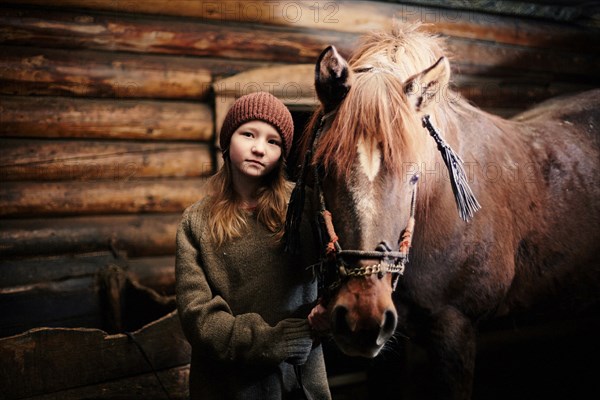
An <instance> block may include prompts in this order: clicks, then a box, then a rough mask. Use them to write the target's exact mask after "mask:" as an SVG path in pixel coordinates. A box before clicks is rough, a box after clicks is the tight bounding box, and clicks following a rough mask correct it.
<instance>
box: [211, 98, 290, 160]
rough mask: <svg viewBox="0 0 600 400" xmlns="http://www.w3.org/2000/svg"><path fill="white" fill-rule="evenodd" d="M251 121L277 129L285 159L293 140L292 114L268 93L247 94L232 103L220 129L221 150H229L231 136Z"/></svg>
mask: <svg viewBox="0 0 600 400" xmlns="http://www.w3.org/2000/svg"><path fill="white" fill-rule="evenodd" d="M253 120H259V121H263V122H267V123H269V124H271V125H273V127H274V128H275V129H277V132H279V135H281V139H282V141H283V149H282V150H283V151H282V153H283V154H284V155H285V157H286V158H287V156H288V155H289V154H290V148H291V147H292V141H293V140H294V121H293V120H292V114H290V111H289V110H288V109H287V107H286V106H285V104H283V103H282V102H281V100H279V99H278V98H277V97H275V96H273V95H272V94H270V93H268V92H257V93H251V94H247V95H245V96H242V97H240V98H239V99H237V100H236V102H235V103H233V106H232V107H231V108H230V109H229V112H228V113H227V115H226V116H225V121H223V126H222V127H221V134H220V136H219V144H220V146H221V150H223V151H226V150H227V149H228V148H229V143H230V142H231V135H233V132H235V130H236V129H237V128H239V127H240V125H242V124H244V123H246V122H248V121H253Z"/></svg>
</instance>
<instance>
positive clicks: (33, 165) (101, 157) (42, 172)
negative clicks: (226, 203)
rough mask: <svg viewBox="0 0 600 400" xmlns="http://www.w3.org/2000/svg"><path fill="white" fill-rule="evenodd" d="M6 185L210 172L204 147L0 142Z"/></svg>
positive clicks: (0, 171) (0, 168) (208, 154)
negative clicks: (23, 182)
mask: <svg viewBox="0 0 600 400" xmlns="http://www.w3.org/2000/svg"><path fill="white" fill-rule="evenodd" d="M0 147H2V148H3V149H4V151H3V153H2V154H0V177H1V180H2V181H4V182H8V181H23V180H40V181H58V180H78V181H102V180H111V181H130V180H136V179H142V178H165V177H179V178H181V177H201V176H205V175H208V174H210V173H211V172H212V171H213V165H212V164H213V163H212V156H211V152H210V148H209V145H208V144H204V143H198V144H195V143H185V144H183V143H164V142H160V143H156V142H153V143H148V142H143V143H142V142H130V141H110V140H106V141H72V140H27V139H0Z"/></svg>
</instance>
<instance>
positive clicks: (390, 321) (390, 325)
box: [377, 310, 398, 346]
mask: <svg viewBox="0 0 600 400" xmlns="http://www.w3.org/2000/svg"><path fill="white" fill-rule="evenodd" d="M397 323H398V319H397V317H396V313H395V312H394V311H392V310H387V311H386V312H385V313H384V314H383V324H382V325H381V330H380V331H379V336H378V337H377V345H378V346H383V345H384V344H385V342H386V341H387V340H388V339H389V338H390V337H391V336H392V335H393V334H394V331H395V330H396V324H397Z"/></svg>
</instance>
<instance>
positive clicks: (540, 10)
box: [383, 0, 599, 26]
mask: <svg viewBox="0 0 600 400" xmlns="http://www.w3.org/2000/svg"><path fill="white" fill-rule="evenodd" d="M383 1H387V2H390V3H399V2H400V1H399V0H383ZM419 3H420V4H422V5H428V6H435V7H444V8H450V9H458V10H465V11H479V12H487V13H494V14H504V15H513V16H518V17H521V18H539V19H544V20H554V21H560V22H573V23H577V22H579V23H582V24H586V25H588V24H589V25H595V26H598V25H597V23H596V24H594V23H593V22H592V21H594V20H597V18H598V14H599V10H598V7H597V5H595V4H594V3H593V2H585V1H582V0H574V1H571V2H568V3H567V2H562V1H560V2H554V1H553V0H543V1H540V0H537V1H536V0H531V1H507V2H502V1H495V2H482V3H479V2H473V1H465V0H451V1H448V0H420V1H419ZM540 3H542V4H540ZM548 3H550V4H548ZM554 3H558V4H554ZM567 4H568V5H567Z"/></svg>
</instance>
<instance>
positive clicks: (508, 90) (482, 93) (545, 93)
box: [446, 74, 593, 110]
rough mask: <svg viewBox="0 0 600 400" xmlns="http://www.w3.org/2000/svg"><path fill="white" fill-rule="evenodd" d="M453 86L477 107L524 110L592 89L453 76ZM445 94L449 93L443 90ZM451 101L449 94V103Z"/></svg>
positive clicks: (536, 80)
mask: <svg viewBox="0 0 600 400" xmlns="http://www.w3.org/2000/svg"><path fill="white" fill-rule="evenodd" d="M452 86H453V87H454V89H455V90H456V91H457V92H458V93H460V94H461V95H462V96H463V97H464V98H466V99H468V100H469V101H470V102H471V103H473V104H475V105H476V106H478V107H481V108H485V109H494V108H496V109H498V108H506V107H510V108H512V109H516V110H519V109H520V110H524V109H527V108H529V107H531V106H533V105H535V104H536V103H539V102H541V101H543V100H546V99H549V98H551V97H554V96H558V95H562V94H566V93H574V92H579V91H584V90H587V89H591V88H592V87H593V86H592V85H589V84H583V83H581V84H575V83H565V82H558V81H556V80H553V79H551V78H549V77H544V76H535V75H518V76H504V77H493V76H473V75H466V74H456V75H455V76H454V78H453V82H452ZM446 93H447V94H448V92H447V91H446ZM453 99H454V98H453V97H451V95H449V97H448V100H450V101H452V100H453Z"/></svg>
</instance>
